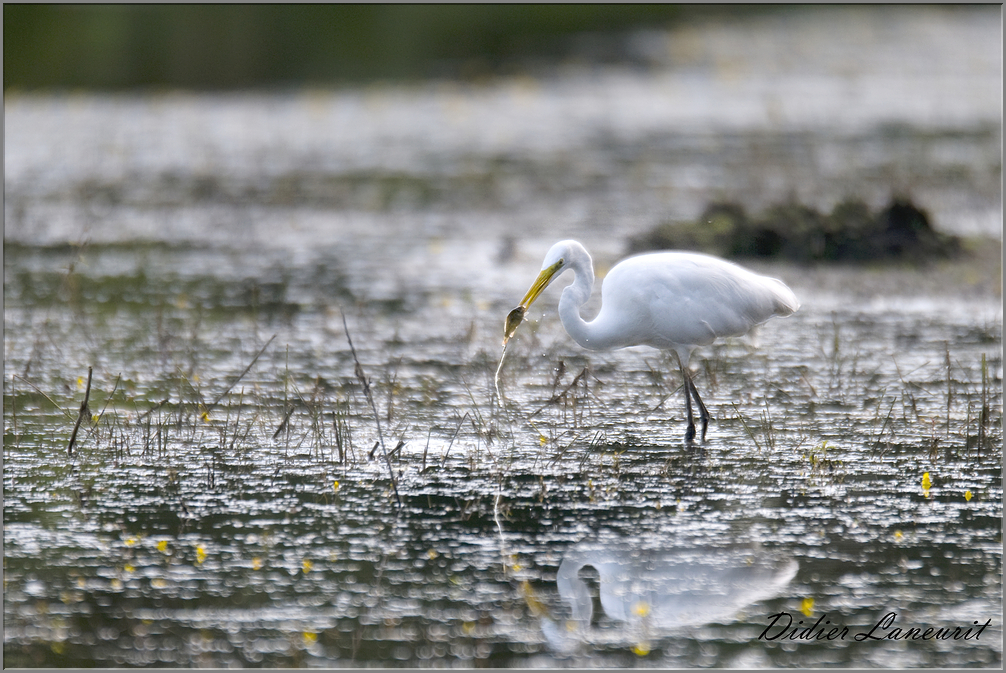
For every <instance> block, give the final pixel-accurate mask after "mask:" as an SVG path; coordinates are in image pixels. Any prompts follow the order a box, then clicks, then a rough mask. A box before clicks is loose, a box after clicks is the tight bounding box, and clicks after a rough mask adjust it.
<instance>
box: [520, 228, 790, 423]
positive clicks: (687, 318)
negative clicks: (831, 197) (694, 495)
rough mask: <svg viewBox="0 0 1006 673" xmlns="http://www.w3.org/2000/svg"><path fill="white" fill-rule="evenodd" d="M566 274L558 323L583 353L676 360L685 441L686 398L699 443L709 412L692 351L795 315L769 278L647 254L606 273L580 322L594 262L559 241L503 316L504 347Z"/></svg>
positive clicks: (719, 264)
mask: <svg viewBox="0 0 1006 673" xmlns="http://www.w3.org/2000/svg"><path fill="white" fill-rule="evenodd" d="M567 269H571V270H572V271H573V273H574V274H575V277H574V279H573V282H572V283H571V284H570V285H568V286H567V287H566V289H564V290H563V291H562V296H561V297H560V298H559V318H560V320H562V326H563V327H564V328H565V329H566V333H567V334H569V335H570V336H571V337H573V340H574V341H576V343H578V344H580V345H581V346H582V347H584V348H587V349H590V350H611V349H616V348H625V347H627V346H652V347H653V348H659V349H670V350H672V351H674V353H675V354H676V355H677V357H678V366H679V368H680V370H681V376H682V379H683V380H684V386H683V387H684V393H685V411H686V414H687V416H688V430H687V431H686V433H685V439H686V441H689V442H690V441H691V440H692V439H693V438H694V437H695V421H694V420H693V418H692V403H691V400H692V399H694V400H695V404H696V405H697V406H698V408H699V418H700V420H701V421H702V441H705V438H706V428H707V426H708V425H709V412H708V411H707V410H706V405H705V404H703V403H702V399H701V398H700V397H699V391H698V390H697V389H696V387H695V383H694V381H693V380H692V376H691V373H690V372H689V370H688V360H689V358H690V357H691V354H692V351H693V350H694V349H695V348H696V347H698V346H705V345H708V344H711V343H712V342H713V341H715V340H716V339H718V338H720V337H730V336H740V335H742V334H746V333H747V332H748V331H749V330H750V329H751V328H752V327H754V326H755V325H758V324H760V323H763V322H765V321H766V320H768V319H769V318H771V317H773V316H788V315H790V314H791V313H793V312H794V311H796V310H797V309H798V308H800V302H799V301H798V300H797V298H796V295H794V294H793V292H792V290H790V289H789V288H788V287H786V285H785V284H784V283H783V282H782V281H780V280H776V279H775V278H769V277H767V276H762V275H759V274H757V273H754V272H753V271H749V270H747V269H744V268H742V267H740V266H737V265H736V264H733V263H731V262H728V261H726V260H723V259H719V258H717V257H712V256H710V255H703V254H700V253H695V252H653V253H647V254H642V255H637V256H635V257H629V258H628V259H625V260H623V261H622V262H619V263H618V264H616V265H615V267H614V268H612V269H611V271H609V272H608V275H607V276H606V277H605V278H604V281H603V283H602V284H601V310H600V312H599V313H598V314H597V317H596V318H594V319H593V320H592V321H590V322H587V321H585V320H584V319H583V318H582V317H581V316H580V307H581V306H583V305H584V304H585V303H587V300H588V299H589V298H590V293H591V290H592V288H593V286H594V264H593V261H592V260H591V258H590V254H589V253H588V252H587V250H586V249H585V248H584V247H583V246H582V245H580V243H578V242H577V241H559V242H558V243H556V244H555V245H553V246H552V247H551V249H549V251H548V254H546V255H545V261H544V262H543V263H542V267H541V273H540V274H538V278H537V279H536V280H535V281H534V284H532V285H531V289H530V290H528V291H527V294H526V295H524V298H523V299H522V300H521V302H520V305H519V306H518V307H517V308H515V309H513V310H512V311H511V312H510V314H509V315H508V316H507V319H506V325H505V327H504V335H503V345H504V347H505V346H506V344H507V341H509V340H510V338H511V337H512V336H513V335H514V332H516V331H517V327H518V326H519V325H520V323H521V321H523V319H524V315H525V314H526V313H527V310H528V307H530V306H531V303H532V302H533V301H534V300H535V299H537V298H538V295H540V294H541V293H542V292H543V291H544V290H545V288H546V287H548V285H549V284H550V283H551V282H552V281H553V280H555V279H556V278H558V277H559V276H560V275H561V274H562V273H563V272H564V271H566V270H567Z"/></svg>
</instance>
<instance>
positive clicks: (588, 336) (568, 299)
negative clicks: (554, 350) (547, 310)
mask: <svg viewBox="0 0 1006 673" xmlns="http://www.w3.org/2000/svg"><path fill="white" fill-rule="evenodd" d="M572 270H573V273H575V274H576V276H575V278H574V279H573V282H572V284H570V285H568V286H567V287H566V288H565V289H564V290H563V291H562V296H561V297H559V319H560V320H562V326H563V327H565V328H566V333H567V334H569V335H570V336H571V337H573V340H574V341H576V343H578V344H580V345H581V346H583V347H584V348H590V349H594V350H596V349H597V348H598V346H595V345H594V342H595V339H594V337H595V335H594V330H593V329H592V327H591V324H590V323H588V322H587V321H585V320H584V319H583V318H582V317H581V316H580V307H581V306H583V305H584V304H586V303H587V300H588V299H590V292H591V290H592V289H593V287H594V268H593V264H591V263H590V258H587V260H586V263H581V264H576V265H573V266H572Z"/></svg>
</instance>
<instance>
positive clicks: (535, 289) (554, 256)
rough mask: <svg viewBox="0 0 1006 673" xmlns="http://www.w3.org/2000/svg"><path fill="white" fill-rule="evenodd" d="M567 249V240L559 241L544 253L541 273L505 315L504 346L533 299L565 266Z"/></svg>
mask: <svg viewBox="0 0 1006 673" xmlns="http://www.w3.org/2000/svg"><path fill="white" fill-rule="evenodd" d="M569 249H570V248H569V242H568V241H559V242H558V243H556V244H555V245H553V246H552V247H551V248H550V249H549V251H548V254H547V255H545V261H544V262H542V265H541V273H539V274H538V278H536V279H535V281H534V283H533V284H532V285H531V289H530V290H528V291H527V294H525V295H524V298H523V299H521V301H520V305H519V306H517V308H515V309H514V310H512V311H510V313H509V314H508V315H507V317H506V323H505V324H504V326H503V345H504V346H506V344H507V341H509V340H510V338H511V337H512V336H513V335H514V332H516V331H517V328H518V327H519V326H520V324H521V322H522V321H523V320H524V316H525V315H526V314H527V310H528V308H530V307H531V304H532V303H534V300H535V299H537V298H538V295H540V294H541V293H542V292H544V291H545V288H546V287H548V286H549V283H551V282H552V281H553V280H555V279H556V277H557V276H558V275H559V274H560V273H562V271H563V270H564V269H565V268H566V265H567V262H568V259H569Z"/></svg>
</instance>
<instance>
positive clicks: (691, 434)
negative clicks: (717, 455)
mask: <svg viewBox="0 0 1006 673" xmlns="http://www.w3.org/2000/svg"><path fill="white" fill-rule="evenodd" d="M694 439H695V423H693V422H692V419H688V429H687V430H685V444H691V443H692V440H694ZM702 441H703V442H704V441H706V429H705V428H702Z"/></svg>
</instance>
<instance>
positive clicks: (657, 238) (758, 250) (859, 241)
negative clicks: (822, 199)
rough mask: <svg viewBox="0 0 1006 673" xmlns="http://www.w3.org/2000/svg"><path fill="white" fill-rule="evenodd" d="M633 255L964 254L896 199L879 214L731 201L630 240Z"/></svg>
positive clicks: (852, 204) (856, 207) (800, 258)
mask: <svg viewBox="0 0 1006 673" xmlns="http://www.w3.org/2000/svg"><path fill="white" fill-rule="evenodd" d="M629 248H630V252H631V253H636V252H643V251H647V250H663V249H672V248H674V249H689V250H701V251H703V252H709V253H713V254H717V255H722V256H724V257H762V258H776V259H785V260H790V261H795V262H819V261H825V262H867V261H876V260H906V261H910V262H916V263H918V262H925V261H928V260H932V259H940V258H949V257H954V256H957V255H958V254H959V253H960V252H961V249H962V248H961V241H960V239H959V238H957V237H956V236H951V235H948V234H943V233H940V232H938V231H936V230H935V229H933V227H932V225H931V224H930V223H929V217H928V216H927V215H926V213H925V211H923V210H921V209H920V208H918V207H917V206H916V205H914V204H913V203H912V202H911V201H910V200H908V199H902V198H895V199H893V200H892V201H891V203H890V204H888V206H887V207H886V208H884V209H883V210H881V211H879V212H871V210H870V208H869V207H868V206H867V205H866V204H865V203H863V202H862V201H859V200H847V201H842V202H840V203H838V204H837V205H836V206H835V207H834V209H833V210H832V211H831V213H830V214H823V213H820V212H818V211H817V210H815V209H813V208H811V207H809V206H805V205H803V204H800V203H795V202H790V203H784V204H779V205H776V206H772V207H771V208H769V209H767V210H766V211H764V212H763V213H762V214H761V215H760V216H758V217H750V216H748V214H747V213H746V212H745V211H744V209H743V208H742V207H741V206H739V205H737V204H734V203H713V204H711V205H710V206H709V207H707V208H706V210H705V212H704V213H703V214H702V216H701V217H700V218H699V219H698V220H697V221H695V222H684V223H672V222H665V223H662V224H660V225H658V226H657V227H655V228H654V229H653V230H651V231H650V232H649V233H646V234H643V235H642V236H639V237H636V238H633V239H631V240H630V242H629Z"/></svg>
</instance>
